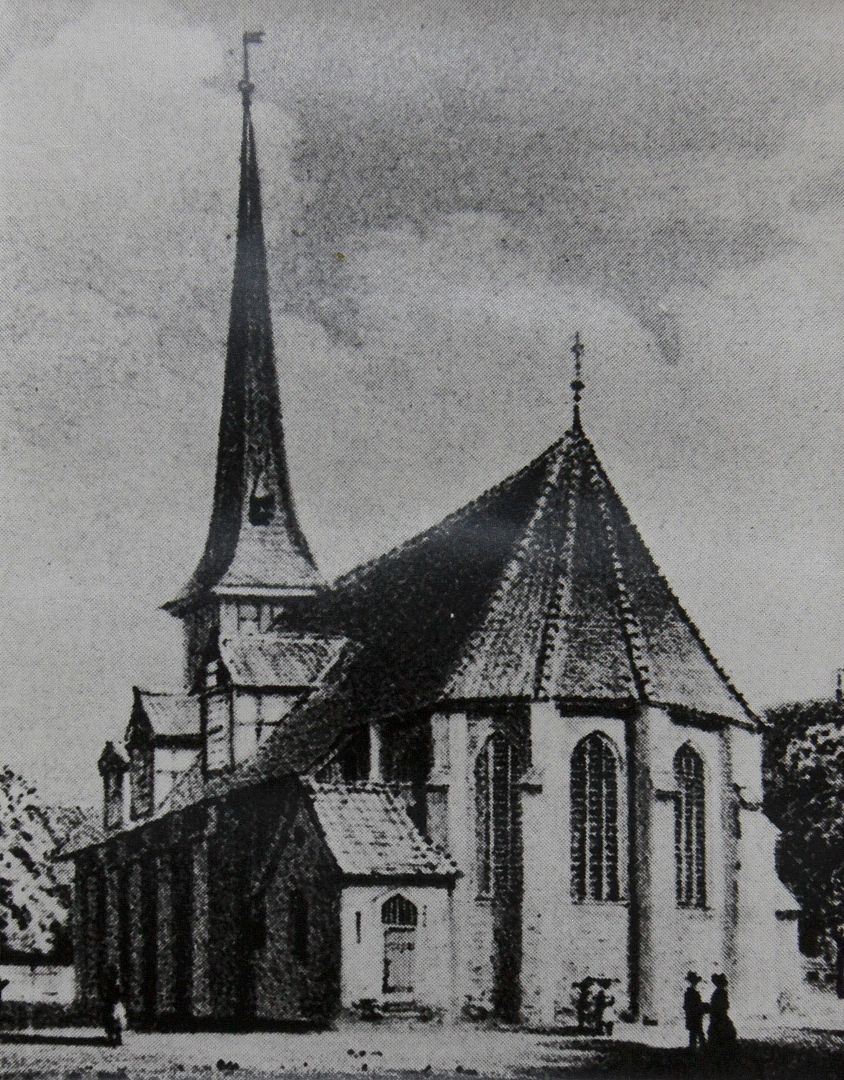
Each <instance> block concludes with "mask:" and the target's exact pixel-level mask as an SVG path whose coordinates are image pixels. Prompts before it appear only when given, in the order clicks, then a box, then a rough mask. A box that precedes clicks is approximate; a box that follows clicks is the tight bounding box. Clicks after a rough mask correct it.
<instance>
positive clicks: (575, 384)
mask: <svg viewBox="0 0 844 1080" xmlns="http://www.w3.org/2000/svg"><path fill="white" fill-rule="evenodd" d="M571 351H572V353H573V354H574V379H573V380H572V384H571V388H572V390H573V391H574V426H575V427H576V428H579V427H580V398H581V395H582V393H583V380H582V379H581V377H580V370H581V365H580V358H581V357H582V356H583V353H584V352H585V351H586V347H585V346H584V344H583V342H582V341H581V340H580V331H579V330H578V332H577V333H576V334H575V335H574V345H572V347H571Z"/></svg>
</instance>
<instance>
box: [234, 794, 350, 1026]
mask: <svg viewBox="0 0 844 1080" xmlns="http://www.w3.org/2000/svg"><path fill="white" fill-rule="evenodd" d="M303 909H304V911H305V913H306V914H305V917H304V920H302V914H301V913H302V910H303ZM262 916H263V918H262V922H263V924H264V928H265V929H264V935H263V936H264V940H263V944H262V945H261V947H260V949H259V950H258V952H257V954H256V959H255V987H256V1000H255V1007H256V1015H257V1016H258V1017H259V1018H261V1019H264V1020H275V1021H289V1020H316V1021H322V1022H327V1021H329V1020H330V1019H331V1018H332V1017H333V1016H334V1015H335V1014H336V1013H337V1011H338V1010H339V1007H340V955H341V939H340V888H339V879H338V877H337V873H336V867H335V866H334V864H333V860H331V858H330V856H329V855H328V852H327V850H326V848H325V844H324V841H323V840H322V837H321V836H320V835H319V833H318V832H317V830H316V828H315V826H314V824H313V821H312V819H311V817H310V815H309V813H308V812H307V810H306V809H305V808H304V806H300V808H299V809H298V810H297V812H296V815H295V817H294V819H293V824H292V826H291V828H290V830H289V836H288V839H287V842H286V843H285V846H284V850H283V852H282V853H281V857H280V859H279V862H278V866H277V868H276V870H275V872H274V873H273V875H272V878H271V880H270V881H269V882H268V883H267V885H266V889H265V891H264V894H263V910H262ZM297 919H298V920H299V922H300V925H299V928H298V929H297V926H296V925H295V922H296V920H297ZM302 921H304V928H303V927H302ZM297 937H298V939H299V940H298V941H297ZM302 939H304V947H303V943H302Z"/></svg>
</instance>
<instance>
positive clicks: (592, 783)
mask: <svg viewBox="0 0 844 1080" xmlns="http://www.w3.org/2000/svg"><path fill="white" fill-rule="evenodd" d="M618 772H619V769H618V754H617V752H616V749H615V747H614V746H613V744H612V743H611V742H610V740H609V739H608V738H607V737H606V736H604V735H601V734H599V733H598V732H593V734H591V735H588V736H587V737H586V738H585V739H582V740H581V741H580V742H579V743H578V744H577V746H576V747H575V749H574V753H573V754H572V757H571V896H572V900H574V901H575V902H576V903H582V902H583V901H585V900H599V901H614V900H620V899H621V888H620V873H619V845H618V808H619V783H618Z"/></svg>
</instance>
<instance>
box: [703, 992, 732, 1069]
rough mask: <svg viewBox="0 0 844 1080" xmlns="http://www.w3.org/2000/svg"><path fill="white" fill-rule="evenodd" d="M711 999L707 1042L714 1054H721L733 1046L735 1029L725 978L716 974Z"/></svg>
mask: <svg viewBox="0 0 844 1080" xmlns="http://www.w3.org/2000/svg"><path fill="white" fill-rule="evenodd" d="M712 985H713V986H714V987H715V989H714V990H713V991H712V998H711V999H710V1002H709V1032H708V1035H707V1042H708V1044H709V1048H710V1050H711V1051H712V1052H713V1053H714V1054H718V1055H720V1054H723V1053H724V1051H729V1049H730V1048H731V1047H732V1046H734V1045H735V1042H736V1029H735V1025H734V1024H733V1022H732V1020H731V1019H730V997H729V994H728V993H727V976H726V975H722V974H720V973H718V972H716V973H715V974H714V975H713V976H712Z"/></svg>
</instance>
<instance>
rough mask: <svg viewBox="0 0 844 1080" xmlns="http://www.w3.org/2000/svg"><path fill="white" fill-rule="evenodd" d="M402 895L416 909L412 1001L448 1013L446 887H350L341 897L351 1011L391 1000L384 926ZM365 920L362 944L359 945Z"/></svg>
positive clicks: (344, 988)
mask: <svg viewBox="0 0 844 1080" xmlns="http://www.w3.org/2000/svg"><path fill="white" fill-rule="evenodd" d="M397 894H401V895H402V896H403V897H405V899H407V900H410V902H411V903H413V904H414V905H415V906H416V910H417V919H418V921H417V926H416V950H415V952H416V960H415V985H414V995H413V1000H414V1002H415V1003H416V1004H417V1005H424V1006H427V1007H429V1008H432V1009H437V1010H443V1011H448V1010H449V1008H450V1006H451V1003H452V997H453V993H452V986H451V974H452V973H451V965H450V962H449V960H450V955H451V945H452V942H451V933H452V928H451V922H452V918H451V915H452V913H451V893H450V890H449V889H448V888H447V887H446V886H445V885H441V886H440V885H429V886H419V885H414V886H400V887H388V886H384V885H347V886H346V887H345V888H344V889H343V891H342V894H341V905H340V920H341V935H342V951H343V960H342V969H341V980H342V984H341V1002H342V1007H343V1008H344V1009H351V1008H352V1007H353V1006H354V1004H355V1002H358V1001H360V1000H361V999H365V998H370V999H373V1000H375V1001H377V1002H382V1003H383V1002H388V1001H389V1000H390V995H389V994H384V993H383V977H384V924H383V923H382V921H381V908H382V907H383V905H384V904H385V903H386V901H387V900H389V899H390V897H391V896H395V895H397ZM358 916H360V941H358Z"/></svg>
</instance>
